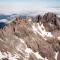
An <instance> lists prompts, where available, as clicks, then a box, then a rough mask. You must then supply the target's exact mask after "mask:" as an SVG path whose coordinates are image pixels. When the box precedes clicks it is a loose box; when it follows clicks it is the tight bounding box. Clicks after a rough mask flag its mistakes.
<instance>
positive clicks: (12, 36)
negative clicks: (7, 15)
mask: <svg viewBox="0 0 60 60" xmlns="http://www.w3.org/2000/svg"><path fill="white" fill-rule="evenodd" d="M59 22H60V19H59V18H58V17H57V16H56V14H53V13H47V14H45V15H44V16H43V17H42V16H40V15H38V16H37V17H36V21H35V22H33V20H32V17H29V18H28V19H27V20H23V19H22V18H19V17H16V20H15V21H13V22H11V23H9V24H8V26H6V27H5V28H3V29H0V60H59V59H60V57H59V56H60V53H59V52H60V38H59V37H60V33H57V32H60V31H59V29H60V24H59ZM57 52H58V53H57Z"/></svg>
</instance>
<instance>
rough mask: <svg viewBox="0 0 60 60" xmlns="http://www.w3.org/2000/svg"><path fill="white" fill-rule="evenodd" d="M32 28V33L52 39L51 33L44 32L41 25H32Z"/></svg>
mask: <svg viewBox="0 0 60 60" xmlns="http://www.w3.org/2000/svg"><path fill="white" fill-rule="evenodd" d="M32 28H33V31H34V33H38V34H39V35H41V36H42V37H53V35H52V34H51V32H46V30H45V28H44V26H43V24H41V25H39V23H37V26H35V24H34V23H33V26H32Z"/></svg>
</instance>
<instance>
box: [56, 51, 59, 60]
mask: <svg viewBox="0 0 60 60" xmlns="http://www.w3.org/2000/svg"><path fill="white" fill-rule="evenodd" d="M58 53H59V52H55V59H56V60H57V56H58Z"/></svg>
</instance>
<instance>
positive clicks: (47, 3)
mask: <svg viewBox="0 0 60 60" xmlns="http://www.w3.org/2000/svg"><path fill="white" fill-rule="evenodd" d="M46 9H49V10H50V9H51V11H52V10H53V11H58V12H60V0H0V13H8V12H10V13H12V12H18V11H20V12H21V11H23V12H24V11H25V10H27V11H34V10H41V11H42V10H43V11H44V10H45V11H46Z"/></svg>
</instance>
